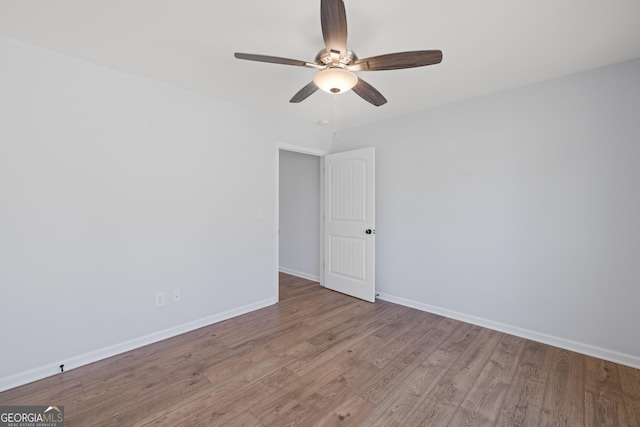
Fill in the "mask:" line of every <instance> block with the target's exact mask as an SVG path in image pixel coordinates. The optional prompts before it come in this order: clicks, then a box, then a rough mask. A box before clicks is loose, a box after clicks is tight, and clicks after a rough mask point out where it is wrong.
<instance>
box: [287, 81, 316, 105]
mask: <svg viewBox="0 0 640 427" xmlns="http://www.w3.org/2000/svg"><path fill="white" fill-rule="evenodd" d="M317 90H318V86H316V84H315V83H314V82H311V83H309V84H308V85H306V86H305V87H303V88H302V89H300V90H299V91H298V93H296V94H295V95H293V98H291V100H290V101H289V102H293V103H296V104H297V103H298V102H302V101H304V100H305V99H307V98H308V97H310V96H311V95H313V94H314V93H315V91H317Z"/></svg>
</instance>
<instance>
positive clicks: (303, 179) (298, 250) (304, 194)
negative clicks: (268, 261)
mask: <svg viewBox="0 0 640 427" xmlns="http://www.w3.org/2000/svg"><path fill="white" fill-rule="evenodd" d="M320 211H321V209H320V157H318V156H312V155H309V154H302V153H296V152H293V151H286V150H280V271H283V272H285V273H289V274H294V275H296V276H300V277H304V278H307V279H310V280H315V281H319V280H320Z"/></svg>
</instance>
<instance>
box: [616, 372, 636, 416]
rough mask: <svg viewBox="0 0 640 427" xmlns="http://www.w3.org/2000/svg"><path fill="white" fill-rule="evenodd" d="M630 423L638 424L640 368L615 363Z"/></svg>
mask: <svg viewBox="0 0 640 427" xmlns="http://www.w3.org/2000/svg"><path fill="white" fill-rule="evenodd" d="M616 367H617V368H618V374H619V378H620V386H621V388H622V397H623V400H624V403H625V412H626V414H627V418H628V420H629V422H630V423H631V424H630V425H633V426H640V369H634V368H630V367H628V366H623V365H616Z"/></svg>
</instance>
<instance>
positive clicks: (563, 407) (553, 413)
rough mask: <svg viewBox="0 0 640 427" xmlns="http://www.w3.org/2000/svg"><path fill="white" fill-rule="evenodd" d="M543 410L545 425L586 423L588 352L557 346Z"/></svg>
mask: <svg viewBox="0 0 640 427" xmlns="http://www.w3.org/2000/svg"><path fill="white" fill-rule="evenodd" d="M550 355H551V357H549V358H548V362H549V365H547V366H546V367H545V369H547V370H548V371H549V376H548V378H547V384H546V389H545V392H544V400H543V404H542V412H541V424H542V425H571V424H575V425H584V385H585V380H584V375H585V368H584V360H585V356H581V355H578V354H576V353H574V352H571V351H568V350H562V349H558V348H553V349H551V351H550Z"/></svg>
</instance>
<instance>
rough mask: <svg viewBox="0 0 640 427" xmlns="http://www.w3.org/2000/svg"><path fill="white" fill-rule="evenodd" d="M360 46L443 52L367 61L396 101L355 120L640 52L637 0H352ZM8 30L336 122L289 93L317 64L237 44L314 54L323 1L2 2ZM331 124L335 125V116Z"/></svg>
mask: <svg viewBox="0 0 640 427" xmlns="http://www.w3.org/2000/svg"><path fill="white" fill-rule="evenodd" d="M345 6H346V11H347V20H348V25H349V42H348V47H349V48H350V49H352V50H354V51H355V52H356V53H357V54H358V56H359V57H360V58H364V57H368V56H373V55H379V54H385V53H391V52H398V51H406V50H420V49H440V50H442V51H443V53H444V59H443V61H442V63H441V64H439V65H433V66H429V67H423V68H415V69H408V70H397V71H379V72H368V73H359V74H360V76H361V77H363V78H364V79H365V80H366V81H368V82H369V83H370V84H372V85H373V86H375V87H376V88H377V89H378V90H379V91H380V92H382V94H383V95H385V97H386V98H387V99H388V101H389V102H388V103H387V104H386V105H384V106H382V107H373V106H372V105H370V104H368V103H366V102H365V101H363V100H361V99H360V98H359V97H358V96H357V95H355V94H354V93H353V92H350V93H345V94H342V95H339V96H338V98H337V99H338V103H337V108H338V112H339V116H338V117H339V127H340V128H342V129H344V128H349V127H353V126H358V125H363V124H366V123H369V122H373V121H380V120H384V119H386V118H390V117H394V116H399V115H404V114H409V113H412V112H415V111H420V110H425V109H428V108H432V107H435V106H439V105H445V104H448V103H452V102H456V101H460V100H463V99H468V98H473V97H477V96H480V95H484V94H488V93H493V92H498V91H502V90H505V89H509V88H513V87H518V86H522V85H526V84H530V83H534V82H538V81H543V80H547V79H551V78H555V77H560V76H563V75H568V74H572V73H576V72H579V71H584V70H588V69H592V68H597V67H600V66H604V65H609V64H613V63H617V62H622V61H625V60H629V59H634V58H640V1H638V0H562V1H558V0H485V1H482V2H481V1H477V0H459V1H450V0H438V1H434V0H431V1H417V0H413V1H411V0H393V1H392V0H345ZM0 36H4V37H8V38H12V39H16V40H20V41H23V42H26V43H30V44H33V45H37V46H42V47H44V48H47V49H51V50H54V51H58V52H61V53H64V54H67V55H71V56H74V57H77V58H81V59H84V60H87V61H90V62H93V63H96V64H99V65H102V66H105V67H109V68H112V69H115V70H119V71H123V72H126V73H130V74H134V75H139V76H143V77H146V78H149V79H154V80H159V81H162V82H166V83H169V84H171V85H175V86H179V87H183V88H187V89H190V90H193V91H196V92H200V93H203V94H206V95H208V96H211V97H213V98H217V99H220V100H223V101H227V102H231V103H235V104H240V105H243V106H245V107H248V108H252V109H255V110H259V111H263V112H267V113H269V114H273V115H276V116H279V117H282V118H286V119H290V120H294V121H299V122H303V123H308V124H315V123H316V122H318V121H320V120H328V121H330V122H333V120H334V117H335V110H336V102H335V99H334V95H329V94H326V93H324V92H320V91H319V92H317V93H315V94H314V95H312V96H311V97H310V98H308V99H307V100H305V101H303V102H302V103H301V104H290V103H289V102H288V101H289V99H290V98H291V96H293V94H294V93H296V92H297V91H298V90H299V89H300V88H302V86H304V85H305V84H307V83H308V82H309V81H311V79H312V77H313V73H314V72H315V71H314V70H312V69H308V68H302V67H292V66H283V65H274V64H264V63H258V62H251V61H240V60H237V59H235V58H234V57H233V53H234V52H236V51H237V52H246V53H258V54H266V55H273V56H281V57H286V58H292V59H301V60H305V61H313V59H314V57H315V55H316V53H317V52H318V51H319V50H320V49H321V48H322V47H323V39H322V34H321V29H320V0H245V1H229V2H222V1H212V0H209V1H205V0H55V1H52V0H24V1H18V0H0ZM330 127H333V126H330Z"/></svg>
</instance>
